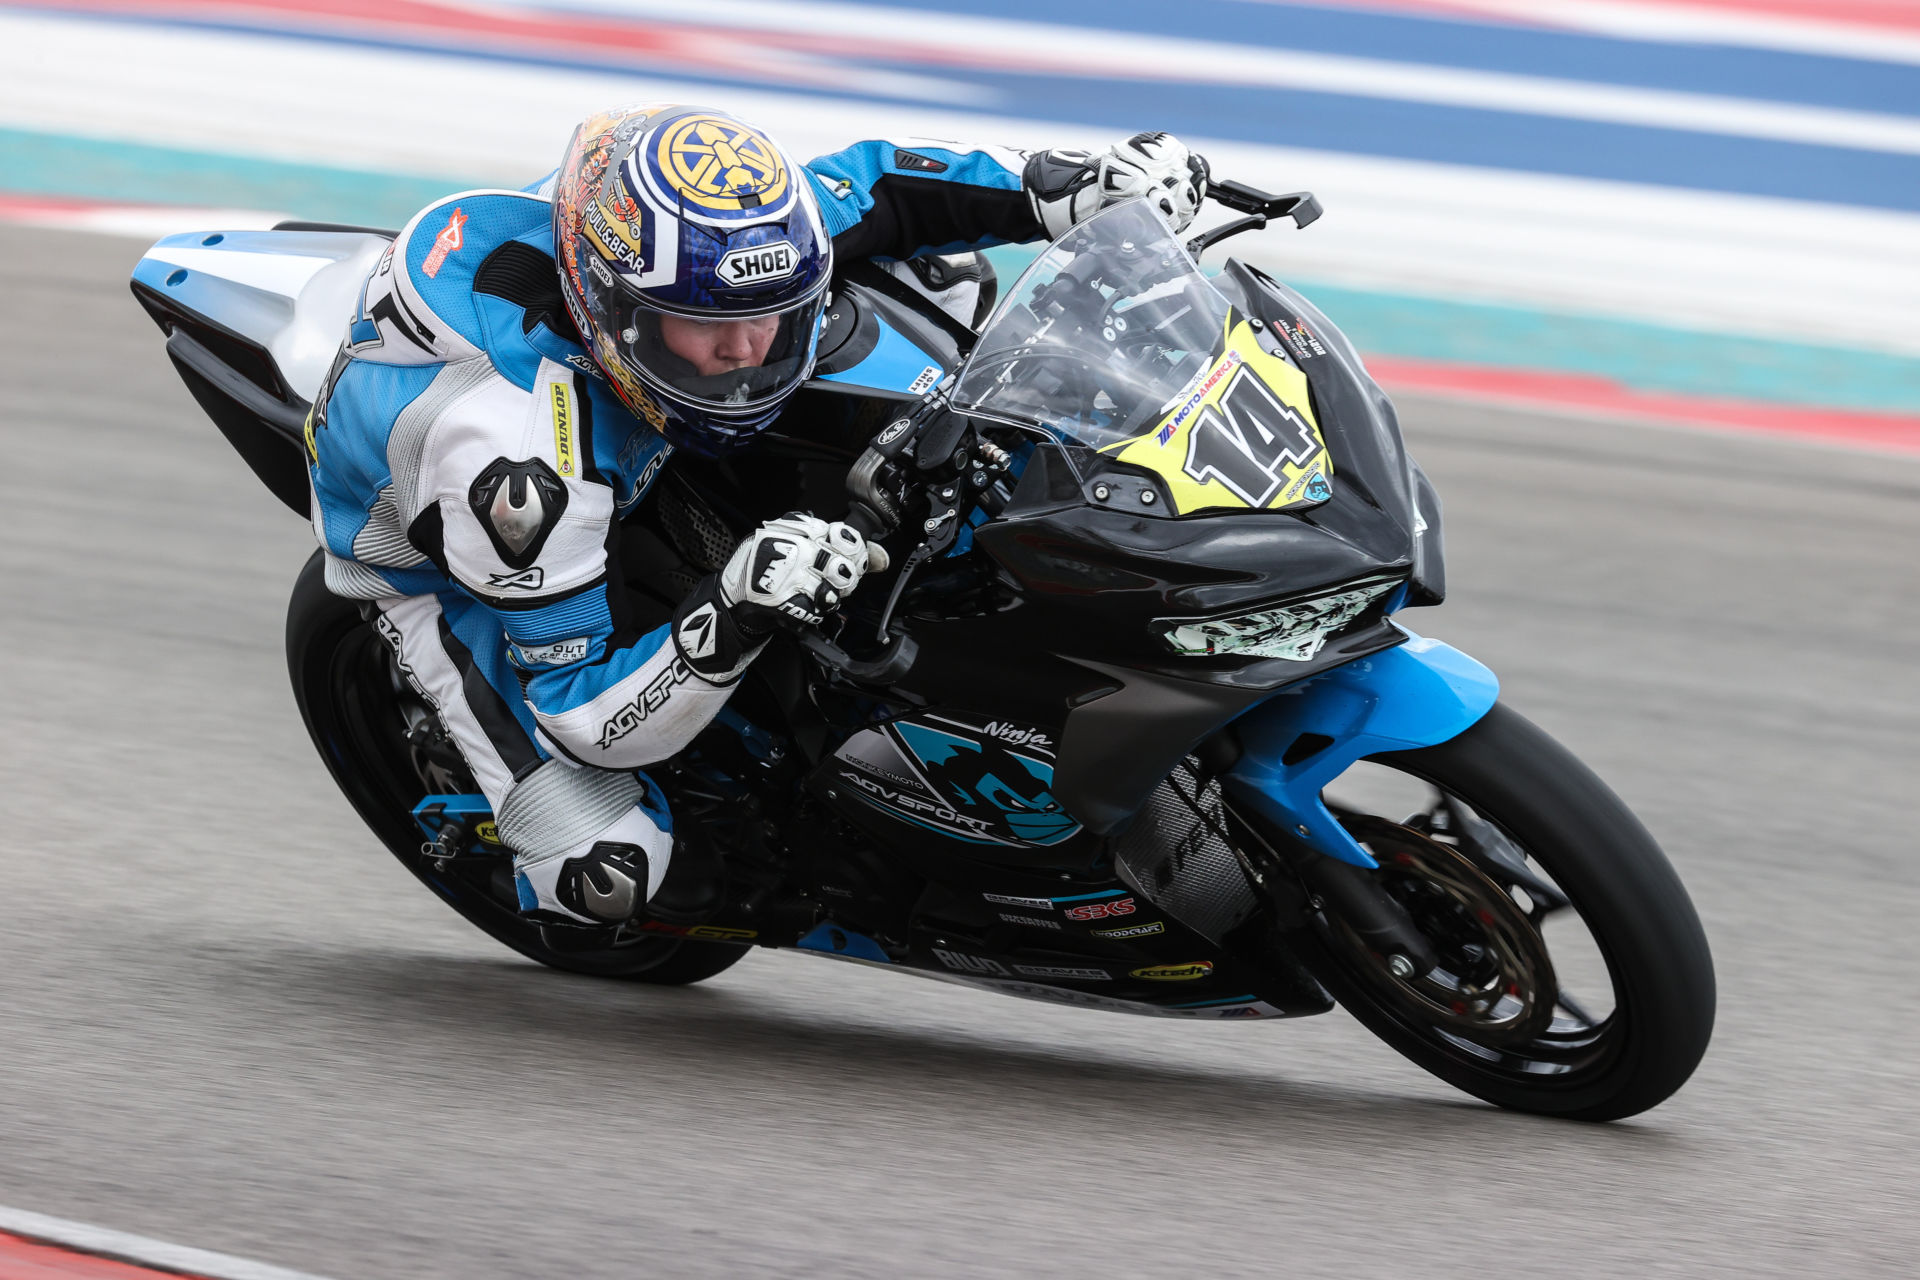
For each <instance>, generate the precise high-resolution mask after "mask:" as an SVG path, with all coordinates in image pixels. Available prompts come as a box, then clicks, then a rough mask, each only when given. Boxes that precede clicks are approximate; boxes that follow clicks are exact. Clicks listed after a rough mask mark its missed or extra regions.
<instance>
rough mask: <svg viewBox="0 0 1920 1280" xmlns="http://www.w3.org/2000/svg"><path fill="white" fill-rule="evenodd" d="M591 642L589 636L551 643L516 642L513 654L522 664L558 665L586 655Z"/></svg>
mask: <svg viewBox="0 0 1920 1280" xmlns="http://www.w3.org/2000/svg"><path fill="white" fill-rule="evenodd" d="M592 644H593V638H592V637H591V636H575V637H574V638H573V639H571V640H555V641H554V642H553V643H552V644H516V645H514V646H513V656H514V657H515V658H516V659H518V660H519V662H520V664H521V665H522V666H528V667H537V666H542V665H545V666H560V665H562V664H563V663H568V662H578V661H580V659H582V658H584V657H586V656H587V649H588V647H589V646H591V645H592Z"/></svg>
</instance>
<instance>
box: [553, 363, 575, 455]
mask: <svg viewBox="0 0 1920 1280" xmlns="http://www.w3.org/2000/svg"><path fill="white" fill-rule="evenodd" d="M552 386H553V456H554V469H555V470H556V471H558V472H559V473H560V474H561V475H563V476H567V477H569V478H571V477H572V476H573V475H574V473H575V470H576V467H575V465H574V456H573V392H572V390H571V389H570V388H569V387H568V386H567V384H566V383H564V382H556V383H553V384H552Z"/></svg>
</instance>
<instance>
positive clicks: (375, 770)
mask: <svg viewBox="0 0 1920 1280" xmlns="http://www.w3.org/2000/svg"><path fill="white" fill-rule="evenodd" d="M287 674H288V676H289V677H290V678H291V680H292V682H293V696H294V701H295V702H297V703H298V704H299V707H300V717H301V719H302V720H304V721H305V722H306V726H307V732H308V734H309V735H310V736H311V737H312V739H313V745H314V746H315V748H317V749H318V750H319V752H320V758H321V759H322V760H324V761H326V765H327V770H328V772H330V773H331V774H332V775H333V780H334V781H335V782H336V783H337V784H339V787H340V790H341V792H342V793H343V794H345V796H346V797H347V799H348V800H349V801H351V802H352V804H353V807H354V809H355V810H356V811H358V813H359V814H360V817H361V819H362V820H364V821H365V822H366V824H367V826H368V827H370V828H372V830H373V833H374V834H375V835H376V836H378V837H379V838H380V841H381V843H382V844H384V845H386V846H387V850H388V852H390V853H392V854H393V856H394V857H396V858H398V859H399V860H400V864H401V865H402V866H404V867H406V869H407V870H408V871H410V872H412V873H413V875H414V876H415V877H416V878H418V879H419V880H420V882H421V883H422V884H424V885H426V886H427V887H428V888H429V889H432V890H433V891H434V893H435V895H436V896H438V897H439V898H440V900H441V901H443V902H445V903H446V904H447V905H448V906H450V907H452V908H453V909H454V910H455V911H457V912H459V913H460V914H461V915H462V916H464V917H465V918H466V919H467V921H468V922H469V923H471V924H473V925H475V926H476V927H478V928H479V929H480V930H481V931H482V932H484V933H486V934H487V935H488V936H489V937H491V938H493V939H495V940H496V941H498V942H502V943H504V944H506V945H507V946H509V947H511V948H513V949H514V950H515V951H518V952H519V953H520V954H521V955H523V956H526V957H528V958H529V959H532V960H538V961H539V962H540V963H541V964H544V965H549V966H551V967H553V968H555V969H564V970H566V971H567V972H568V973H579V974H587V975H590V976H593V977H601V978H622V979H625V980H628V981H631V982H647V983H653V984H655V985H662V986H682V985H685V984H687V983H693V982H700V981H703V980H704V979H707V978H711V977H713V976H714V975H715V974H717V973H720V972H721V971H722V970H725V969H727V968H730V967H732V966H733V965H735V964H737V963H738V962H739V961H740V960H741V959H742V958H743V957H744V956H745V955H746V953H747V948H745V947H738V946H730V945H728V944H726V943H717V942H689V941H686V940H684V939H680V938H659V937H645V936H633V935H631V934H628V933H626V932H625V931H624V929H558V928H547V927H542V926H541V925H538V924H535V923H534V922H532V921H529V920H527V919H526V918H525V917H524V916H522V915H521V914H520V910H519V906H518V902H517V899H516V897H515V895H514V891H513V883H512V877H511V874H510V871H509V868H508V867H507V865H506V863H507V855H505V854H504V853H503V854H502V855H501V856H500V857H499V858H497V859H483V860H476V861H474V862H471V863H469V862H467V861H466V860H464V859H462V860H461V861H460V862H456V863H449V864H447V865H446V866H445V867H437V866H436V865H435V863H434V860H433V859H432V858H429V857H427V856H425V855H424V854H423V853H422V851H421V844H422V837H421V832H420V827H419V825H418V824H417V823H416V822H415V821H414V819H413V809H414V806H416V805H417V804H419V802H420V800H421V799H422V798H423V797H424V796H426V795H428V794H432V793H433V792H435V791H439V790H444V789H446V784H447V777H446V768H447V766H446V765H445V764H442V765H439V766H426V765H423V761H422V758H421V756H420V754H419V751H418V750H417V748H416V747H415V746H414V745H413V744H410V743H409V742H408V740H407V736H406V735H407V731H408V728H409V722H408V719H407V717H406V715H405V712H404V711H403V707H404V706H406V705H408V704H409V703H410V704H412V706H413V709H414V712H415V715H416V717H419V716H423V715H424V716H427V717H431V716H432V711H431V709H430V708H427V707H425V706H424V704H423V703H421V701H420V699H419V697H418V695H417V694H416V693H415V692H414V691H413V690H412V688H411V687H410V686H408V685H406V684H405V682H404V681H402V680H401V679H400V677H399V673H398V671H397V670H396V669H395V667H394V663H393V659H392V656H391V650H389V649H388V648H387V646H386V643H385V642H384V641H382V640H381V639H380V637H379V636H378V634H376V633H375V631H374V629H373V627H372V626H371V625H370V624H369V623H367V622H366V621H365V620H363V619H362V618H361V616H360V609H359V606H358V605H357V604H356V603H355V602H354V601H351V600H343V599H341V598H340V597H339V596H336V595H334V594H333V593H332V592H330V591H328V590H327V587H326V581H325V577H324V566H323V562H322V558H321V554H320V553H319V552H318V551H316V552H314V554H313V557H312V558H311V559H309V560H308V561H307V563H306V567H305V568H303V569H302V570H301V571H300V577H299V579H298V580H297V581H296V582H295V583H294V588H293V597H292V599H291V600H290V601H289V602H288V604H287ZM436 767H437V768H438V769H439V770H440V772H439V774H438V775H437V776H433V777H430V776H428V775H429V771H430V769H432V768H436ZM461 774H462V775H463V776H462V777H461V778H460V780H459V782H458V783H456V784H455V789H463V790H465V791H468V792H474V791H478V790H479V788H478V787H477V786H475V785H474V784H473V781H472V779H471V778H470V777H465V776H464V769H463V768H462V769H461ZM463 863H464V864H465V865H462V864H463Z"/></svg>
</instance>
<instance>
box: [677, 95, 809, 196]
mask: <svg viewBox="0 0 1920 1280" xmlns="http://www.w3.org/2000/svg"><path fill="white" fill-rule="evenodd" d="M654 158H655V161H656V162H657V163H658V165H659V168H660V174H661V176H662V177H663V178H664V179H665V180H666V184H667V186H668V187H669V188H671V189H672V190H673V191H675V192H676V193H678V194H679V195H680V196H681V197H682V198H684V199H685V200H686V201H687V203H688V204H691V205H693V206H694V207H695V208H699V209H707V210H711V211H714V212H739V211H740V210H744V209H758V208H761V207H763V206H767V205H773V204H777V203H778V202H779V201H780V199H781V197H783V196H785V195H786V192H787V167H786V165H785V164H783V163H782V162H781V159H780V152H779V150H778V148H776V147H775V146H774V145H773V142H772V141H771V140H770V139H769V138H768V137H767V136H766V135H765V134H763V133H761V132H760V131H759V130H758V129H751V128H748V127H747V126H746V125H744V124H741V123H740V122H739V121H738V120H729V119H727V118H726V117H724V116H717V115H693V116H687V117H686V118H684V119H682V120H678V121H676V122H675V123H674V124H673V125H671V126H670V127H668V128H667V129H666V130H665V132H664V133H663V134H662V135H661V138H660V143H659V146H658V149H657V150H656V151H655V153H654Z"/></svg>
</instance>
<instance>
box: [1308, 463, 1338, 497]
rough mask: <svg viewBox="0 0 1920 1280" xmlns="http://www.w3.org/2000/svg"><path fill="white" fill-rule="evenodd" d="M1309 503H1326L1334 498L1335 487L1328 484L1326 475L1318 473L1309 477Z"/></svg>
mask: <svg viewBox="0 0 1920 1280" xmlns="http://www.w3.org/2000/svg"><path fill="white" fill-rule="evenodd" d="M1306 492H1307V501H1308V502H1325V501H1326V500H1327V499H1328V498H1331V497H1332V496H1333V486H1332V485H1330V484H1328V483H1327V477H1326V475H1325V474H1324V473H1322V472H1319V471H1316V472H1314V473H1313V474H1312V475H1311V476H1308V477H1307V490H1306Z"/></svg>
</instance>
